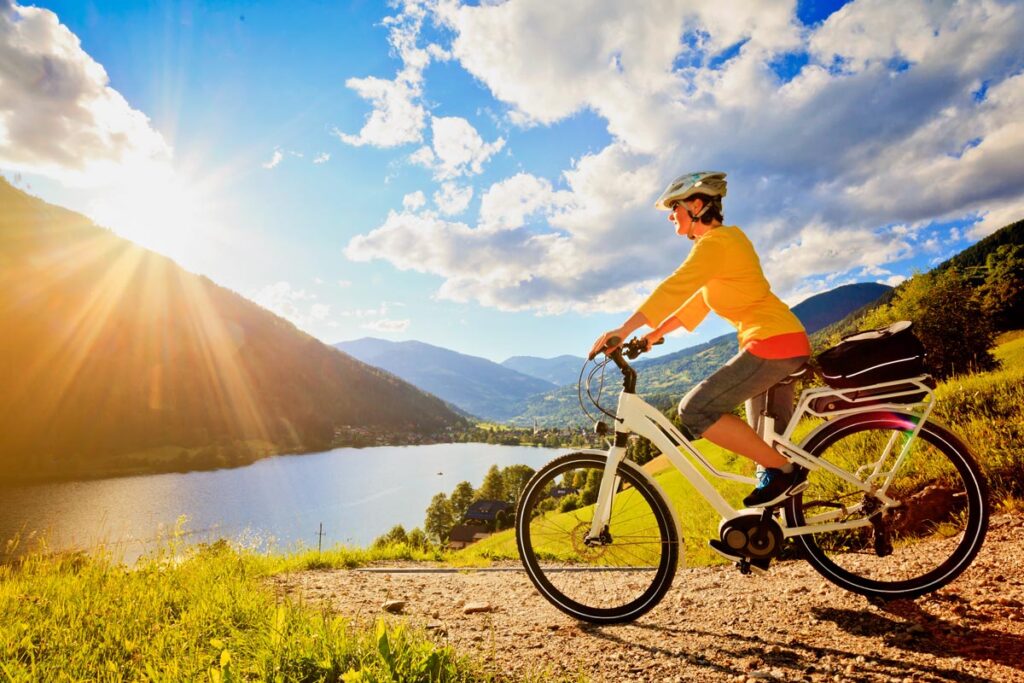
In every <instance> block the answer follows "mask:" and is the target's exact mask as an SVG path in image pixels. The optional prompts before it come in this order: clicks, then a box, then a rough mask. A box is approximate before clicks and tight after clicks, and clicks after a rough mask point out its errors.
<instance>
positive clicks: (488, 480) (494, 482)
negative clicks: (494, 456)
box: [475, 465, 505, 500]
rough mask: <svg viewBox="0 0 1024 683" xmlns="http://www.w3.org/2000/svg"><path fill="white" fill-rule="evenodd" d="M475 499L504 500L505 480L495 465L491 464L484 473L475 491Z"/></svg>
mask: <svg viewBox="0 0 1024 683" xmlns="http://www.w3.org/2000/svg"><path fill="white" fill-rule="evenodd" d="M475 499H476V500H505V481H504V479H502V477H501V470H499V469H498V466H497V465H491V469H489V470H487V474H486V475H484V483H483V484H481V485H480V488H479V489H477V491H476V496H475Z"/></svg>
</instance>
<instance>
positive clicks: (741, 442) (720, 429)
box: [704, 413, 789, 468]
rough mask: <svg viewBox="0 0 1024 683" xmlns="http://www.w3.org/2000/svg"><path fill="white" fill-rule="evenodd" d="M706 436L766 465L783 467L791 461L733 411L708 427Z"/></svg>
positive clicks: (711, 440) (727, 448)
mask: <svg viewBox="0 0 1024 683" xmlns="http://www.w3.org/2000/svg"><path fill="white" fill-rule="evenodd" d="M704 438H705V439H707V440H708V441H710V442H711V443H713V444H715V445H717V446H721V447H722V448H725V449H726V450H730V451H732V452H733V453H739V454H740V455H743V456H746V457H748V458H750V459H751V460H753V461H754V462H756V463H757V464H759V465H764V466H765V467H775V468H781V467H784V466H785V465H786V464H788V463H789V461H788V460H786V459H785V458H784V457H782V456H781V455H779V454H778V453H776V452H775V450H774V449H773V448H772V447H771V446H769V445H768V444H766V443H765V442H764V441H762V440H761V437H760V436H758V434H757V432H755V431H754V429H753V428H752V427H751V426H750V425H748V424H747V423H746V422H744V421H743V420H741V419H740V418H738V417H736V416H735V415H733V414H731V413H729V414H727V415H722V417H720V418H718V420H717V421H715V423H714V424H712V425H711V426H710V427H708V428H707V430H705V432H704Z"/></svg>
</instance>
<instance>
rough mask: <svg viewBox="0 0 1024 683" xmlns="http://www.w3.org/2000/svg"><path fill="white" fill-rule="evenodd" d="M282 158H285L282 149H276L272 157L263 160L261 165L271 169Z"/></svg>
mask: <svg viewBox="0 0 1024 683" xmlns="http://www.w3.org/2000/svg"><path fill="white" fill-rule="evenodd" d="M282 159H284V154H282V153H281V150H279V149H275V150H274V153H273V154H272V155H271V156H270V159H268V160H267V161H265V162H263V163H262V164H261V166H263V168H266V169H271V168H274V167H276V166H277V165H278V164H280V163H281V160H282Z"/></svg>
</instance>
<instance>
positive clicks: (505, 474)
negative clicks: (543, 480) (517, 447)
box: [501, 465, 534, 505]
mask: <svg viewBox="0 0 1024 683" xmlns="http://www.w3.org/2000/svg"><path fill="white" fill-rule="evenodd" d="M533 474H534V470H533V468H532V467H530V466H529V465H509V466H508V467H506V468H505V469H503V470H502V471H501V479H502V483H503V484H504V487H505V498H504V500H505V501H506V502H509V503H512V505H516V504H517V503H518V502H519V494H520V493H521V492H522V490H523V489H524V488H526V482H528V481H530V477H532V476H533Z"/></svg>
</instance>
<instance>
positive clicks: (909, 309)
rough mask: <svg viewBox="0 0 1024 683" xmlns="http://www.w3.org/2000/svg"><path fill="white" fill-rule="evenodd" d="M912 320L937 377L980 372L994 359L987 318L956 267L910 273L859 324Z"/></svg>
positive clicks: (991, 365)
mask: <svg viewBox="0 0 1024 683" xmlns="http://www.w3.org/2000/svg"><path fill="white" fill-rule="evenodd" d="M897 320H911V321H913V323H914V334H915V335H917V337H918V339H920V340H921V343H922V344H924V348H925V352H926V355H925V367H926V368H927V369H928V371H929V372H930V373H931V374H933V375H934V376H936V377H938V378H940V379H942V378H945V377H949V376H950V375H954V374H963V373H969V372H982V371H985V370H991V369H993V368H995V367H996V366H997V365H998V361H996V359H995V358H994V357H993V356H992V353H991V352H990V349H991V348H992V344H993V342H994V340H995V332H994V329H993V327H992V323H991V318H990V316H989V315H987V314H986V311H985V310H984V309H983V307H982V305H981V302H980V301H979V300H978V298H977V297H976V296H975V293H974V292H973V291H972V289H971V287H970V285H969V284H968V282H967V280H966V279H965V278H964V277H963V276H962V275H961V274H960V272H959V271H958V270H956V269H955V268H948V269H946V270H943V271H939V272H936V271H932V272H929V273H922V274H918V275H915V276H914V277H913V278H911V279H910V280H908V281H907V282H904V283H903V284H902V285H900V288H899V289H898V290H897V291H896V293H895V295H894V296H893V298H892V300H891V301H890V302H889V303H888V304H885V305H883V306H879V307H878V308H876V309H875V310H873V311H871V312H870V313H869V314H868V315H866V316H865V317H864V321H863V325H862V327H863V328H864V329H867V328H874V327H883V326H885V325H888V324H889V323H892V322H895V321H897Z"/></svg>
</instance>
